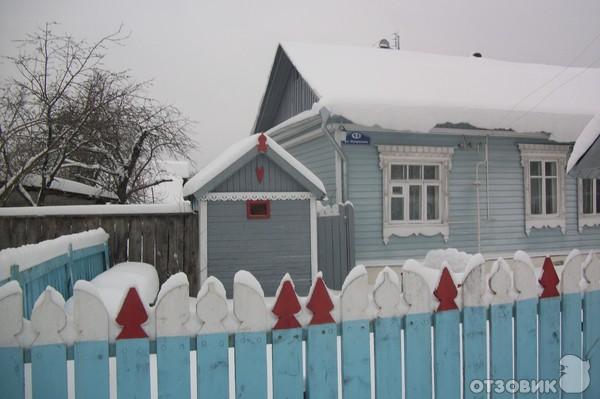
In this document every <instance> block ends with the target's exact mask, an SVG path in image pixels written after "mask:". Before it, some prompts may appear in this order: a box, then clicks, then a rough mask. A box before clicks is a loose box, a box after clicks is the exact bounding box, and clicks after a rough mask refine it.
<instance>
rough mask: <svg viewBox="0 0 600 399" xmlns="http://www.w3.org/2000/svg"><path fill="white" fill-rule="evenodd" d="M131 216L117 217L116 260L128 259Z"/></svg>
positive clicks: (117, 261)
mask: <svg viewBox="0 0 600 399" xmlns="http://www.w3.org/2000/svg"><path fill="white" fill-rule="evenodd" d="M128 219H129V218H123V217H115V218H114V225H115V239H114V246H115V247H114V248H115V249H114V252H113V253H114V261H115V264H116V263H120V262H125V261H127V239H128V238H129V220H128Z"/></svg>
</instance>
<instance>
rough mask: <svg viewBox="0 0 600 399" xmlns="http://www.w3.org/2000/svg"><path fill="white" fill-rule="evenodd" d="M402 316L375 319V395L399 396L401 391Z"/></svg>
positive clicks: (380, 396) (389, 397) (385, 396)
mask: <svg viewBox="0 0 600 399" xmlns="http://www.w3.org/2000/svg"><path fill="white" fill-rule="evenodd" d="M401 328H402V318H400V317H385V318H380V319H376V320H375V334H374V335H375V396H376V397H377V398H378V399H391V398H397V397H399V396H400V395H399V393H401V392H402V345H401V344H402V342H401Z"/></svg>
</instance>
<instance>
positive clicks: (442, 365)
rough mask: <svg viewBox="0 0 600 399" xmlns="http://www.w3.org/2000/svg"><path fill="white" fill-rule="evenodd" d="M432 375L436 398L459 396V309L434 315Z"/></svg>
mask: <svg viewBox="0 0 600 399" xmlns="http://www.w3.org/2000/svg"><path fill="white" fill-rule="evenodd" d="M434 323H435V329H434V355H433V359H434V373H433V375H434V377H435V384H434V385H435V397H436V398H442V397H447V398H459V397H460V367H461V364H460V311H459V310H458V309H456V310H447V311H443V312H438V313H435V315H434Z"/></svg>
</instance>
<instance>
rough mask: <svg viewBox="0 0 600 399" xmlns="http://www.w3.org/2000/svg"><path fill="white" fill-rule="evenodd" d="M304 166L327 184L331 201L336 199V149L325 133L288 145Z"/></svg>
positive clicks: (326, 188)
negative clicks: (306, 140) (303, 141)
mask: <svg viewBox="0 0 600 399" xmlns="http://www.w3.org/2000/svg"><path fill="white" fill-rule="evenodd" d="M286 150H287V151H288V152H289V153H290V154H292V155H293V156H294V157H295V158H296V159H297V160H298V161H300V162H302V164H304V166H306V167H307V168H308V169H310V170H311V171H312V172H313V173H314V174H315V175H317V177H318V178H319V179H321V181H322V182H323V184H324V185H325V190H326V191H327V198H328V199H329V202H332V203H334V202H335V201H336V195H335V152H334V151H335V150H334V149H333V145H332V144H331V142H330V141H329V139H328V138H327V137H325V136H323V135H321V136H319V137H317V138H315V139H314V140H310V141H308V142H305V143H302V144H298V145H295V146H292V147H286Z"/></svg>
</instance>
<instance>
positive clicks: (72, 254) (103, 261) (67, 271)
mask: <svg viewBox="0 0 600 399" xmlns="http://www.w3.org/2000/svg"><path fill="white" fill-rule="evenodd" d="M81 240H85V242H87V243H89V244H87V245H85V246H81V245H78V241H81ZM73 244H75V248H76V249H73ZM48 247H50V248H51V249H52V250H50V251H48V253H49V254H51V255H50V256H49V257H48V258H46V259H41V261H40V262H39V263H34V264H28V265H27V266H26V268H21V265H19V264H18V263H16V264H13V263H12V262H10V259H11V256H10V255H9V256H6V257H5V258H3V257H2V255H1V254H2V253H9V254H10V252H11V251H17V252H21V254H20V255H21V256H20V257H21V258H23V255H25V256H26V254H27V253H35V252H36V251H43V249H41V248H44V249H46V248H48ZM42 258H43V257H42ZM0 260H2V261H3V262H7V261H8V262H10V264H0V268H3V269H9V273H10V277H8V278H7V279H4V280H2V281H0V285H2V284H6V283H7V282H9V281H12V280H16V281H18V282H19V284H20V285H21V287H22V289H23V306H24V315H25V317H27V318H29V316H30V315H31V310H32V309H33V305H34V304H35V300H36V299H37V298H38V297H39V296H40V295H41V294H42V293H43V292H44V290H45V289H46V287H47V286H50V287H53V288H54V289H56V290H57V291H58V292H59V293H60V294H61V295H62V296H63V297H64V298H65V299H68V298H70V297H71V296H72V295H73V285H74V284H75V282H76V281H77V280H82V279H83V280H91V279H93V278H94V277H96V276H97V275H98V274H100V273H102V272H103V271H104V270H106V269H108V267H109V257H108V235H107V234H106V233H105V232H104V230H102V229H97V230H91V231H89V232H84V233H78V234H72V235H66V236H62V237H59V238H57V239H54V240H48V241H44V242H42V243H40V244H31V245H26V246H24V247H21V248H9V249H6V250H3V251H0ZM0 263H2V262H0Z"/></svg>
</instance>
